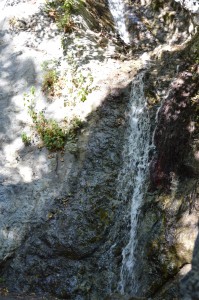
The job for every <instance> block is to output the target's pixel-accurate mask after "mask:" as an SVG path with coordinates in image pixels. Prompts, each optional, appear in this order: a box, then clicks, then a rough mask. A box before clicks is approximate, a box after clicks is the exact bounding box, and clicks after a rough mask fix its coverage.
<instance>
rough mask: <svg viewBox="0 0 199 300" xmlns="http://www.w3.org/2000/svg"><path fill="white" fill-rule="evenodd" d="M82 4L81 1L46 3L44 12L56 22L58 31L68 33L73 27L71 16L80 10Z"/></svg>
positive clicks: (64, 0)
mask: <svg viewBox="0 0 199 300" xmlns="http://www.w3.org/2000/svg"><path fill="white" fill-rule="evenodd" d="M82 3H83V1H82V0H54V1H47V3H46V11H47V13H48V14H49V16H50V17H52V18H53V19H54V20H55V21H56V23H57V26H58V28H59V29H61V30H64V32H68V31H70V30H71V29H72V28H73V27H74V23H73V20H72V14H74V13H76V12H77V11H78V10H79V9H80V7H81V5H82Z"/></svg>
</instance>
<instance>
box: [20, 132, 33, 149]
mask: <svg viewBox="0 0 199 300" xmlns="http://www.w3.org/2000/svg"><path fill="white" fill-rule="evenodd" d="M21 139H22V142H23V143H24V145H25V146H29V145H30V144H31V138H30V137H29V136H28V135H27V134H26V133H25V132H22V134H21Z"/></svg>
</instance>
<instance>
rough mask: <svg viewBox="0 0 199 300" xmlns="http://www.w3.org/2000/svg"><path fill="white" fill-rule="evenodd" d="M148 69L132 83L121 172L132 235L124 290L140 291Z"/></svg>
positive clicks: (121, 190) (124, 267)
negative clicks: (139, 226) (138, 251)
mask: <svg viewBox="0 0 199 300" xmlns="http://www.w3.org/2000/svg"><path fill="white" fill-rule="evenodd" d="M144 74H145V73H144V71H143V72H141V73H139V74H138V75H137V76H136V78H135V80H134V81H133V83H132V89H131V95H130V109H129V127H128V137H127V141H126V143H125V149H124V152H123V161H124V162H123V168H122V170H121V173H120V175H119V182H120V184H119V187H118V189H119V192H118V193H119V197H120V198H122V197H124V198H125V199H124V201H126V203H127V202H128V200H129V198H130V200H131V211H130V219H131V229H130V239H129V242H128V244H127V245H126V247H125V248H124V249H123V253H122V255H123V260H122V268H121V275H120V283H119V290H120V292H121V293H122V294H124V293H127V294H132V293H134V294H135V293H136V290H137V284H136V279H135V274H134V266H135V263H136V259H135V247H136V232H137V223H138V216H139V209H140V207H141V205H142V201H143V196H144V193H145V189H146V179H147V175H148V165H149V150H150V148H151V138H150V120H149V115H148V110H147V107H146V99H145V96H144V82H143V77H144Z"/></svg>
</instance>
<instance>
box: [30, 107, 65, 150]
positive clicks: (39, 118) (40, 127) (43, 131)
mask: <svg viewBox="0 0 199 300" xmlns="http://www.w3.org/2000/svg"><path fill="white" fill-rule="evenodd" d="M32 119H33V123H34V124H35V129H36V130H37V133H38V134H39V136H40V138H41V140H42V141H43V143H44V146H45V147H46V148H47V149H48V150H50V151H55V150H61V149H63V148H64V145H65V142H66V133H65V132H64V130H63V128H61V127H60V126H59V124H58V123H57V122H56V121H55V120H52V119H50V120H48V119H46V117H45V116H44V113H43V112H40V113H36V112H34V113H32Z"/></svg>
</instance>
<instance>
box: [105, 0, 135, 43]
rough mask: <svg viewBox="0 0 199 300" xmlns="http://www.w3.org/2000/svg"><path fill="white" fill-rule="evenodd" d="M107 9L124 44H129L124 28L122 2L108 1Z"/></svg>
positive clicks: (122, 0) (124, 14)
mask: <svg viewBox="0 0 199 300" xmlns="http://www.w3.org/2000/svg"><path fill="white" fill-rule="evenodd" d="M108 4H109V9H110V12H111V14H112V16H113V20H114V22H115V26H116V29H117V31H118V33H119V35H120V37H121V39H122V40H123V41H124V43H125V44H130V43H131V41H130V35H129V32H128V30H127V26H126V14H127V10H126V7H125V3H124V0H108Z"/></svg>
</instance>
